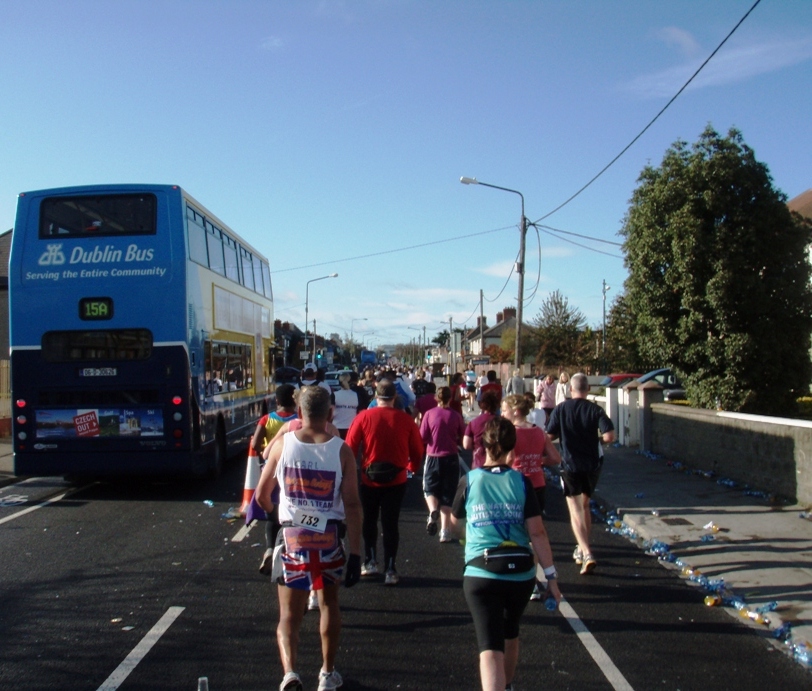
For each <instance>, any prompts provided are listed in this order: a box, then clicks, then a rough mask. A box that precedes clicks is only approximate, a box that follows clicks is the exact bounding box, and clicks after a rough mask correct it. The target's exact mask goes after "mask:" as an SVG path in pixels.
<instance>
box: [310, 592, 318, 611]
mask: <svg viewBox="0 0 812 691" xmlns="http://www.w3.org/2000/svg"><path fill="white" fill-rule="evenodd" d="M307 608H308V609H309V610H311V611H312V610H316V609H318V608H319V594H318V593H317V592H316V591H315V590H311V591H310V595H309V596H308V598H307Z"/></svg>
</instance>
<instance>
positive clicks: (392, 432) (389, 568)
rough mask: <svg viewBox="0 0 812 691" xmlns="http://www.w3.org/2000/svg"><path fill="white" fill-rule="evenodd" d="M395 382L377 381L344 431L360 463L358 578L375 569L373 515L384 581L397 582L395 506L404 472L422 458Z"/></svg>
mask: <svg viewBox="0 0 812 691" xmlns="http://www.w3.org/2000/svg"><path fill="white" fill-rule="evenodd" d="M395 395H396V390H395V385H394V384H393V383H392V382H390V381H389V380H388V379H382V380H381V381H379V382H378V385H377V388H376V390H375V398H376V401H377V405H376V406H375V407H374V408H368V409H367V410H364V411H362V412H360V413H359V414H358V415H357V416H356V417H355V419H354V420H353V421H352V424H351V425H350V429H349V431H348V432H347V439H346V442H347V445H348V446H349V447H350V448H351V449H352V451H353V453H354V454H355V458H356V460H357V461H358V464H359V465H360V466H361V505H362V506H363V509H364V523H363V536H364V553H365V561H364V564H363V566H362V568H361V575H362V576H364V577H369V576H375V575H377V574H378V573H380V571H379V570H378V562H377V559H376V556H375V555H376V547H377V543H378V514H380V516H381V532H382V533H383V557H384V568H385V569H386V575H385V579H384V584H385V585H397V584H398V582H399V581H400V576H398V572H397V569H396V567H395V558H396V557H397V552H398V544H399V542H400V535H399V531H398V521H399V520H400V507H401V504H402V503H403V497H404V495H405V494H406V480H407V479H408V476H409V473H410V472H411V473H414V472H416V471H417V470H418V469H419V467H420V462H421V460H422V458H423V440H422V439H421V438H420V430H419V429H418V427H417V425H416V424H415V422H414V420H413V419H412V416H411V415H409V414H408V413H406V412H404V411H402V410H397V409H396V408H395Z"/></svg>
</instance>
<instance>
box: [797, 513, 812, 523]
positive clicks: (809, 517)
mask: <svg viewBox="0 0 812 691" xmlns="http://www.w3.org/2000/svg"><path fill="white" fill-rule="evenodd" d="M798 518H803V519H804V520H806V521H812V511H801V513H799V514H798Z"/></svg>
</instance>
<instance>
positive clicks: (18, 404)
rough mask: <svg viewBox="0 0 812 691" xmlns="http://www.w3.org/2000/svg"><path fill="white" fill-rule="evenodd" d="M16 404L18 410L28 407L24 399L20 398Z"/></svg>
mask: <svg viewBox="0 0 812 691" xmlns="http://www.w3.org/2000/svg"><path fill="white" fill-rule="evenodd" d="M14 403H15V404H16V405H17V407H18V408H25V406H26V403H25V399H23V398H18V399H17V400H16V401H14Z"/></svg>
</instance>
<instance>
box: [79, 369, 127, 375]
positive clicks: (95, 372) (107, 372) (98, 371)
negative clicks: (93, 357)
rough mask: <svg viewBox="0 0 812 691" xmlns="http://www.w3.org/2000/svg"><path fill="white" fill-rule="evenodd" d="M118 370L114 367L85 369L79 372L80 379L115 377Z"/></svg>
mask: <svg viewBox="0 0 812 691" xmlns="http://www.w3.org/2000/svg"><path fill="white" fill-rule="evenodd" d="M116 375H118V370H117V369H116V368H115V367H85V368H84V369H80V370H79V376H80V377H115V376H116Z"/></svg>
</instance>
